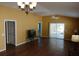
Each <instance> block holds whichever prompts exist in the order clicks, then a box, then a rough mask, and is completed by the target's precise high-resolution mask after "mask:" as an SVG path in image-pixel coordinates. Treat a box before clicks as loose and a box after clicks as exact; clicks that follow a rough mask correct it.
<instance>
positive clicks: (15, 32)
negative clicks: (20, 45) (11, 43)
mask: <svg viewBox="0 0 79 59" xmlns="http://www.w3.org/2000/svg"><path fill="white" fill-rule="evenodd" d="M6 21H14V22H15V46H16V45H17V23H16V20H10V19H5V20H4V42H5V43H4V47H5V50H6V36H5V35H6V34H5V22H6Z"/></svg>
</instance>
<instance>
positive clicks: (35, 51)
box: [0, 38, 79, 56]
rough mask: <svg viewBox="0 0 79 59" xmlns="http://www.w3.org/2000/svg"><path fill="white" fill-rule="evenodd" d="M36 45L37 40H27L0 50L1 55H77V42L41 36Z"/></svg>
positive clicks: (78, 50)
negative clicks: (13, 46) (21, 43)
mask: <svg viewBox="0 0 79 59" xmlns="http://www.w3.org/2000/svg"><path fill="white" fill-rule="evenodd" d="M40 44H41V46H40V47H39V46H38V41H37V40H35V41H34V42H29V43H26V44H23V45H20V46H18V47H15V48H10V49H7V50H6V51H3V52H0V55H1V56H65V55H66V56H75V55H76V56H77V55H79V43H73V42H70V41H64V40H61V39H47V38H43V39H42V42H41V43H40Z"/></svg>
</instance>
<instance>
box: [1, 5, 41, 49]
mask: <svg viewBox="0 0 79 59" xmlns="http://www.w3.org/2000/svg"><path fill="white" fill-rule="evenodd" d="M5 19H9V20H16V22H17V44H19V43H22V42H25V41H26V39H25V38H26V30H28V29H30V28H35V29H36V30H37V24H38V22H39V21H41V20H42V17H41V16H38V15H36V14H28V15H26V14H25V13H24V12H23V11H21V10H19V9H14V8H10V7H5V6H0V50H1V49H4V36H2V34H3V33H4V20H5Z"/></svg>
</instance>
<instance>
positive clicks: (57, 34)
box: [49, 23, 64, 39]
mask: <svg viewBox="0 0 79 59" xmlns="http://www.w3.org/2000/svg"><path fill="white" fill-rule="evenodd" d="M49 29H50V30H49V37H50V38H59V39H64V23H50V28H49Z"/></svg>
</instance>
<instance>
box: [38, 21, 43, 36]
mask: <svg viewBox="0 0 79 59" xmlns="http://www.w3.org/2000/svg"><path fill="white" fill-rule="evenodd" d="M39 23H41V36H42V21H39V22H38V24H39ZM38 27H39V26H38ZM38 29H39V28H38Z"/></svg>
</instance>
